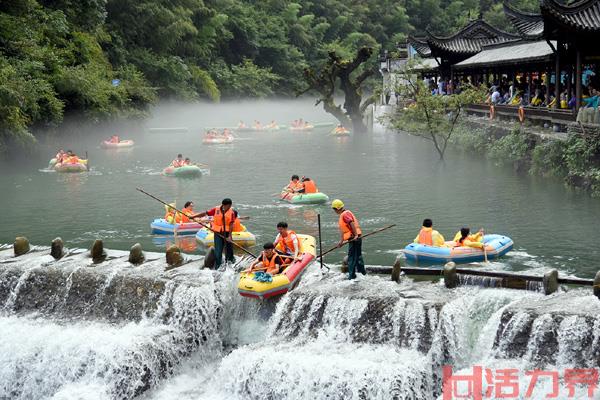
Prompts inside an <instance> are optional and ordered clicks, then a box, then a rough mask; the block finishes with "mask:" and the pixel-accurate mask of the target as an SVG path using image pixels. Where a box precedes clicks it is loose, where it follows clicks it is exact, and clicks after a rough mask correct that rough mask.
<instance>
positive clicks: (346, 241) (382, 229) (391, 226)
mask: <svg viewBox="0 0 600 400" xmlns="http://www.w3.org/2000/svg"><path fill="white" fill-rule="evenodd" d="M394 226H396V224H391V225H388V226H384V227H383V228H379V229H376V230H374V231H372V232H369V233H367V234H366V235H362V236H361V237H360V239H364V238H366V237H369V236H371V235H374V234H376V233H379V232H383V231H385V230H387V229H390V228H393V227H394ZM351 241H352V240H344V242H342V244H341V245H338V246H335V247H332V248H331V249H329V250H327V251H326V252H325V253H321V254H320V255H319V256H318V257H317V258H323V257H325V256H326V255H327V254H329V253H331V252H332V251H335V250H337V249H339V248H341V247H342V246H344V245H345V244H348V243H350V242H351Z"/></svg>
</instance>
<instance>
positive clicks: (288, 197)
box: [279, 192, 329, 204]
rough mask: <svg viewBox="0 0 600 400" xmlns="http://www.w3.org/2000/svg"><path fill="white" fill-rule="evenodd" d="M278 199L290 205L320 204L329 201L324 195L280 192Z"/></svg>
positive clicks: (319, 193)
mask: <svg viewBox="0 0 600 400" xmlns="http://www.w3.org/2000/svg"><path fill="white" fill-rule="evenodd" d="M279 198H280V199H281V200H283V201H287V202H288V203H292V204H321V203H326V202H327V201H329V196H327V195H326V194H325V193H321V192H318V193H290V192H281V194H280V195H279Z"/></svg>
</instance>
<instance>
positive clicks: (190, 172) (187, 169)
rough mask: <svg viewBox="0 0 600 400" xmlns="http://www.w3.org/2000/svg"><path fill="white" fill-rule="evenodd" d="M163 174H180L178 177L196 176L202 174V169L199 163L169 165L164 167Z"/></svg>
mask: <svg viewBox="0 0 600 400" xmlns="http://www.w3.org/2000/svg"><path fill="white" fill-rule="evenodd" d="M163 174H164V175H167V176H178V177H195V176H200V175H202V170H201V169H200V167H199V166H197V165H184V166H183V167H177V168H175V167H173V166H172V165H169V166H168V167H167V168H165V169H163Z"/></svg>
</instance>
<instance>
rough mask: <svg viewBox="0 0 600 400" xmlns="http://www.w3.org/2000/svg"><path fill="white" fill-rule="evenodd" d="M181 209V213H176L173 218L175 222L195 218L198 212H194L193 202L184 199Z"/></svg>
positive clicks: (184, 221) (183, 222) (180, 222)
mask: <svg viewBox="0 0 600 400" xmlns="http://www.w3.org/2000/svg"><path fill="white" fill-rule="evenodd" d="M181 211H182V212H183V214H180V213H177V216H176V218H175V222H176V223H178V224H187V223H189V222H192V220H193V219H194V218H197V215H198V214H197V213H195V212H194V203H193V202H191V201H186V202H185V204H184V205H183V209H182V210H181Z"/></svg>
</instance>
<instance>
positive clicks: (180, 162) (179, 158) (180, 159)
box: [171, 154, 184, 168]
mask: <svg viewBox="0 0 600 400" xmlns="http://www.w3.org/2000/svg"><path fill="white" fill-rule="evenodd" d="M183 163H184V160H183V155H181V154H177V158H176V159H174V160H173V161H172V162H171V165H172V166H174V167H175V168H179V167H182V166H183Z"/></svg>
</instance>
